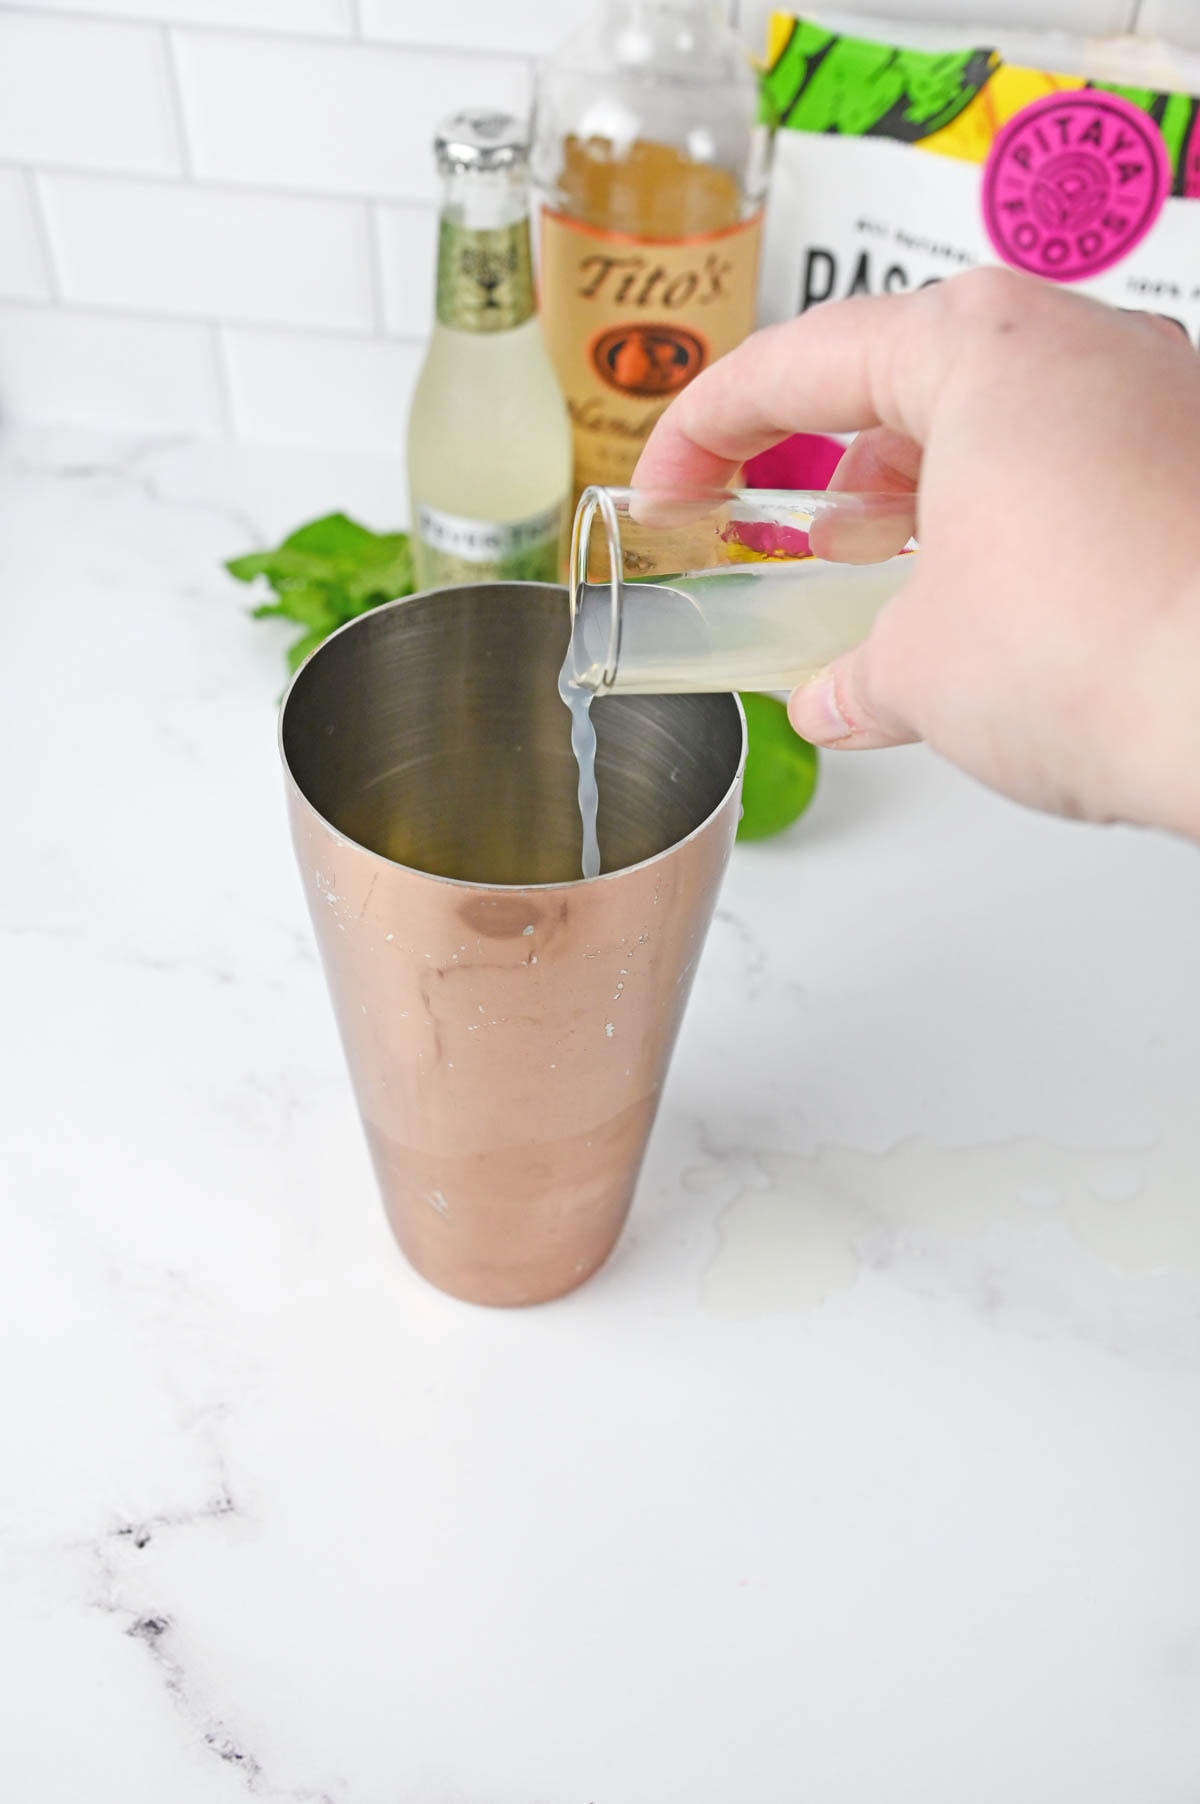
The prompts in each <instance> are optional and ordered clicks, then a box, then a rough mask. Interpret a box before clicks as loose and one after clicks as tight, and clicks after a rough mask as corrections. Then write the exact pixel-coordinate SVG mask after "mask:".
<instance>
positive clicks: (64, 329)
mask: <svg viewBox="0 0 1200 1804" xmlns="http://www.w3.org/2000/svg"><path fill="white" fill-rule="evenodd" d="M0 418H3V419H5V420H10V421H11V420H18V421H24V422H28V423H31V424H35V425H64V424H65V425H74V426H105V427H115V428H118V429H121V430H128V431H134V432H183V433H190V434H194V435H195V436H197V437H199V438H215V437H217V436H218V435H219V434H220V432H221V430H222V412H221V400H220V385H219V379H218V375H217V368H216V359H215V355H214V347H213V341H212V333H211V331H210V329H209V328H208V327H206V326H197V325H181V324H177V323H176V322H174V321H163V320H133V319H119V318H115V317H113V316H111V315H103V314H95V313H80V312H76V311H74V310H72V311H67V310H66V309H64V308H61V307H18V306H13V305H4V306H0Z"/></svg>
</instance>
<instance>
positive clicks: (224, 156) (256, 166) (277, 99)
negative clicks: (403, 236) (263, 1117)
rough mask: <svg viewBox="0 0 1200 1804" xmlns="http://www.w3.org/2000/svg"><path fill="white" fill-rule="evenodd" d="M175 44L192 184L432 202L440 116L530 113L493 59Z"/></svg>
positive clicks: (519, 87) (516, 74) (334, 47)
mask: <svg viewBox="0 0 1200 1804" xmlns="http://www.w3.org/2000/svg"><path fill="white" fill-rule="evenodd" d="M176 45H177V50H178V67H179V78H180V85H181V88H182V93H183V106H184V115H185V120H186V125H187V131H188V136H189V141H190V143H191V147H192V154H193V157H194V161H195V169H196V173H197V175H199V176H202V177H207V178H210V179H212V180H215V181H226V182H252V183H260V184H267V185H278V186H280V187H284V188H301V189H308V190H310V191H314V192H317V193H322V194H366V195H378V196H381V197H384V198H392V197H395V198H397V199H402V200H428V199H431V198H432V197H433V195H434V193H435V183H434V176H433V159H432V155H431V150H430V145H431V141H432V138H433V133H434V128H435V127H436V125H437V123H438V121H439V120H440V119H441V118H442V116H443V115H444V114H446V113H449V112H453V111H454V110H455V109H456V108H459V107H462V106H467V105H470V104H473V103H475V102H479V101H484V102H490V103H493V104H495V105H498V106H505V107H512V108H514V109H516V110H517V111H519V112H520V111H524V109H525V107H526V106H527V104H528V93H529V86H528V73H527V70H526V68H525V66H524V65H523V64H521V63H519V62H515V61H513V62H510V61H507V60H505V59H502V58H497V57H471V56H440V55H432V54H427V53H425V52H419V53H417V52H404V51H400V50H385V49H382V48H380V47H379V46H372V47H369V48H368V47H367V46H365V45H348V44H338V43H334V42H332V41H330V42H329V43H324V44H317V43H313V42H311V41H301V40H299V39H296V40H285V39H278V40H272V41H268V40H266V39H256V38H252V37H237V36H234V35H232V34H230V35H224V34H222V33H216V32H211V33H210V32H189V31H180V32H179V33H177V34H176Z"/></svg>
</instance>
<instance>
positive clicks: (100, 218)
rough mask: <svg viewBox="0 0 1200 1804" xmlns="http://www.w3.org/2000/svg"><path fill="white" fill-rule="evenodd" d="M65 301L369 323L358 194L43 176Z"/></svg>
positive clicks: (340, 325)
mask: <svg viewBox="0 0 1200 1804" xmlns="http://www.w3.org/2000/svg"><path fill="white" fill-rule="evenodd" d="M40 180H41V192H42V197H43V201H44V205H45V210H46V220H47V225H48V229H49V233H50V241H51V246H52V250H53V255H54V261H55V265H56V267H57V270H58V275H59V281H60V283H61V285H62V293H63V297H64V299H66V300H68V301H78V302H80V303H82V304H83V305H84V306H105V307H126V308H130V309H133V310H138V311H142V312H147V313H178V314H191V315H194V316H199V317H202V318H204V317H210V318H218V319H230V320H236V319H242V320H265V321H273V322H276V323H278V324H281V325H292V326H323V327H328V328H331V329H342V330H347V331H356V332H367V331H370V330H371V328H372V326H373V323H374V296H373V291H372V279H371V265H370V248H369V241H368V232H369V220H368V217H367V208H366V205H365V204H364V203H363V202H361V201H333V200H299V199H296V198H294V197H293V196H290V195H276V194H249V193H247V192H246V191H245V190H244V189H228V188H212V187H197V186H193V185H186V186H185V185H182V184H180V185H176V184H174V183H168V182H139V181H129V180H125V179H122V178H119V177H104V176H93V175H79V176H77V175H45V176H42V177H41V178H40Z"/></svg>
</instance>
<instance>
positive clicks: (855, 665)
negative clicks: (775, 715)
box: [788, 639, 920, 752]
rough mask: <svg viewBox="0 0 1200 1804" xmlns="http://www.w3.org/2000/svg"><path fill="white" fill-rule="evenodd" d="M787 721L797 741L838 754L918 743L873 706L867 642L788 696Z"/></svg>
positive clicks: (890, 716) (904, 727)
mask: <svg viewBox="0 0 1200 1804" xmlns="http://www.w3.org/2000/svg"><path fill="white" fill-rule="evenodd" d="M788 719H789V720H790V721H791V723H792V726H793V727H794V729H795V731H796V732H797V733H799V735H800V737H801V738H802V739H807V740H808V741H809V742H810V743H811V744H812V745H820V746H826V747H828V748H830V749H831V750H833V751H838V752H841V751H846V752H860V751H862V752H866V751H874V750H876V749H877V748H878V747H880V746H885V745H912V744H913V743H914V741H915V740H917V739H919V738H920V734H919V733H916V732H914V731H913V729H912V728H911V727H910V726H908V725H907V724H906V723H905V722H904V721H902V720H899V719H897V718H896V716H895V715H894V714H892V713H891V711H890V710H887V709H884V708H882V707H880V706H878V705H876V704H875V703H874V702H873V700H872V692H871V641H870V640H869V639H868V640H867V642H866V644H865V645H860V646H859V647H858V648H857V650H855V651H851V652H847V653H846V655H845V657H842V658H838V659H836V660H835V661H834V663H832V664H827V665H826V666H825V669H824V670H820V671H818V672H817V674H816V676H815V677H812V678H810V679H809V681H808V682H807V683H805V684H803V685H802V686H801V687H800V688H799V689H796V690H794V691H793V693H792V696H791V699H790V700H789V702H788Z"/></svg>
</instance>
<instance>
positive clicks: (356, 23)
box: [349, 0, 363, 43]
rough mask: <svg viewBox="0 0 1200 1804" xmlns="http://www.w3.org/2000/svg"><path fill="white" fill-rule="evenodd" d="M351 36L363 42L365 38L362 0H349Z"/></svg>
mask: <svg viewBox="0 0 1200 1804" xmlns="http://www.w3.org/2000/svg"><path fill="white" fill-rule="evenodd" d="M349 4H350V36H351V37H352V38H357V39H358V41H359V42H360V43H361V42H362V38H363V22H362V0H349Z"/></svg>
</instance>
